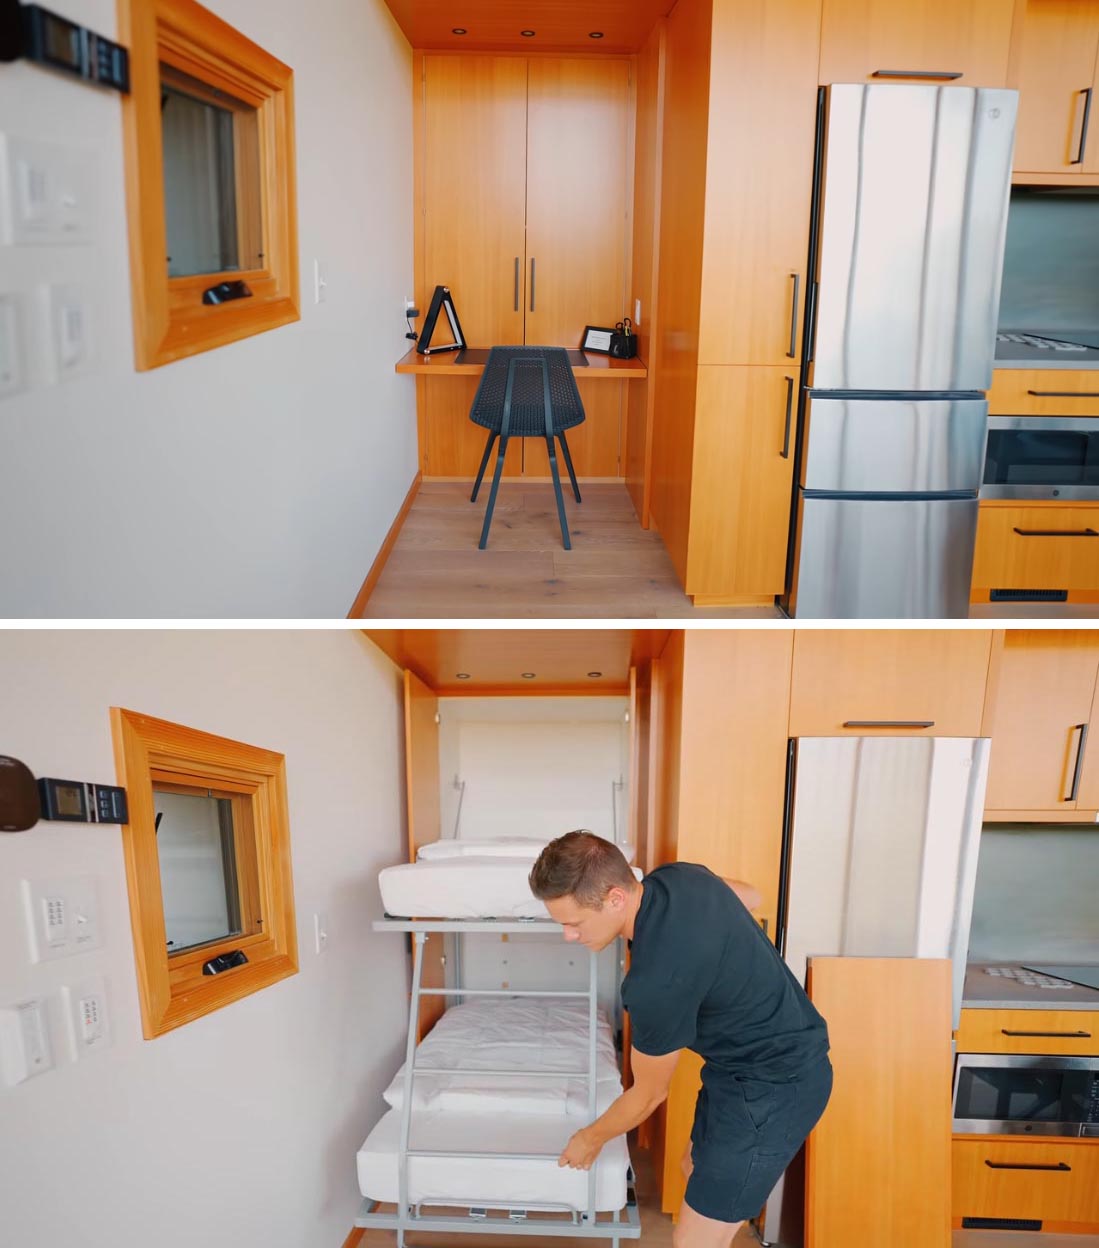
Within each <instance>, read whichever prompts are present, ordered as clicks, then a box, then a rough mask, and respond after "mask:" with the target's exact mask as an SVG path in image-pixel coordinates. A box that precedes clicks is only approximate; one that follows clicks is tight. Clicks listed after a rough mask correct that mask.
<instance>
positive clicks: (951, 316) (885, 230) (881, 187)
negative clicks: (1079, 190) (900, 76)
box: [812, 85, 1017, 391]
mask: <svg viewBox="0 0 1099 1248" xmlns="http://www.w3.org/2000/svg"><path fill="white" fill-rule="evenodd" d="M1016 106H1017V92H1015V91H1004V90H991V89H983V88H972V87H937V86H907V85H905V86H900V85H890V86H881V85H841V86H834V87H831V88H829V92H828V115H827V122H826V151H825V169H824V184H823V187H822V197H821V231H820V244H819V255H818V260H817V280H818V282H819V290H818V292H817V300H816V336H815V352H814V360H815V363H814V367H813V376H812V385H813V386H814V387H816V388H818V389H832V390H902V391H920V390H985V389H987V388H988V386H989V385H990V384H991V381H992V358H993V352H994V349H995V340H996V321H997V313H998V308H999V301H1000V277H1001V268H1002V263H1003V254H1004V238H1005V234H1006V229H1007V205H1008V195H1009V191H1010V187H1011V155H1012V148H1013V144H1014V133H1015V114H1016Z"/></svg>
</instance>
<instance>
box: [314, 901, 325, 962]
mask: <svg viewBox="0 0 1099 1248" xmlns="http://www.w3.org/2000/svg"><path fill="white" fill-rule="evenodd" d="M313 944H314V947H315V948H316V950H317V952H318V953H324V951H325V950H326V949H327V948H328V915H327V914H325V913H324V911H323V910H322V911H320V912H319V913H318V914H315V915H313Z"/></svg>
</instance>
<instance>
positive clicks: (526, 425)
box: [469, 347, 584, 550]
mask: <svg viewBox="0 0 1099 1248" xmlns="http://www.w3.org/2000/svg"><path fill="white" fill-rule="evenodd" d="M469 418H470V420H471V421H473V423H474V424H475V425H480V426H481V428H482V429H487V430H488V431H489V433H488V442H487V443H486V445H485V453H484V455H483V456H482V458H481V467H480V470H479V471H478V473H477V480H476V482H475V483H474V486H473V493H472V494H471V495H470V501H471V502H476V501H477V491H478V490H479V489H480V488H481V481H482V480H483V478H484V475H485V468H486V467H487V466H488V461H489V456H490V455H491V454H492V447H493V443H494V442H495V441H496V439H497V438H499V439H500V450H499V453H498V454H497V457H496V470H495V472H494V473H493V477H492V490H491V491H490V493H489V496H488V507H487V508H486V510H485V523H484V527H483V528H482V530H481V541H480V543H479V545H480V548H481V550H484V549H485V546H486V545H487V544H488V532H489V527H490V525H491V524H492V511H493V508H494V507H495V506H496V492H497V490H498V489H499V488H500V476H501V474H502V472H503V469H504V456H505V455H506V454H507V447H508V441H509V440H510V439H511V438H544V439H545V442H546V450H547V452H548V454H549V465H550V474H551V475H552V477H553V489H554V493H555V494H556V496H557V518H558V520H559V521H560V522H561V541H562V543H563V544H564V547H565V549H566V550H571V549H572V544H571V541H570V539H569V526H568V521H567V520H566V519H565V501H564V498H563V497H562V495H561V478H560V476H559V475H558V472H557V452H556V451H555V449H554V440H555V439H556V440H557V441H558V442H560V443H561V451H562V453H563V454H564V456H565V466H566V467H567V468H568V470H569V480H570V481H571V482H572V492H573V494H575V496H576V501H577V502H580V489H579V487H578V486H577V484H576V473H575V472H574V471H573V467H572V456H571V455H570V454H569V444H568V442H567V441H566V440H565V430H566V429H572V428H573V427H574V426H576V425H579V424H580V423H581V422H582V421H583V419H584V405H583V403H582V402H581V401H580V391H579V390H578V389H577V386H576V378H575V377H574V376H573V373H572V365H571V364H570V363H569V355H568V352H567V351H566V350H565V348H564V347H493V348H492V350H491V351H490V352H489V354H488V363H487V364H486V365H485V371H484V372H483V373H482V374H481V381H480V384H479V385H478V386H477V393H476V394H475V395H474V396H473V406H472V407H471V408H470V412H469Z"/></svg>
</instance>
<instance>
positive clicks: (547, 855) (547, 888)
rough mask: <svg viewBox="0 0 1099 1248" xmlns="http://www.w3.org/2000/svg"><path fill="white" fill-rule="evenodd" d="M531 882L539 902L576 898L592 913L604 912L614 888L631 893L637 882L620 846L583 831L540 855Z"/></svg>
mask: <svg viewBox="0 0 1099 1248" xmlns="http://www.w3.org/2000/svg"><path fill="white" fill-rule="evenodd" d="M529 883H530V891H531V892H532V893H533V894H534V895H535V897H537V898H538V900H539V901H553V900H555V899H556V898H558V897H573V898H575V900H576V902H577V903H578V904H579V905H581V906H585V907H586V908H587V909H589V910H601V909H602V908H603V900H604V898H605V897H606V895H607V893H608V891H609V890H610V889H612V888H624V889H627V890H630V889H632V888H633V887H634V885H635V884H636V883H637V880H636V878H635V876H634V873H633V871H632V870H631V869H630V864H629V863H628V862H627V861H626V858H625V855H624V854H623V853H622V851H621V850H620V849H619V848H618V846H617V845H615V844H613V842H611V841H608V840H605V839H604V838H603V837H601V836H596V835H595V833H594V832H589V831H587V829H584V828H581V829H578V830H577V831H575V832H566V833H565V835H564V836H559V837H558V838H557V839H556V840H555V841H550V843H549V844H548V845H547V846H546V847H545V849H543V850H542V852H541V853H540V854H539V855H538V861H537V862H536V863H535V864H534V867H533V869H532V870H531V873H530V878H529Z"/></svg>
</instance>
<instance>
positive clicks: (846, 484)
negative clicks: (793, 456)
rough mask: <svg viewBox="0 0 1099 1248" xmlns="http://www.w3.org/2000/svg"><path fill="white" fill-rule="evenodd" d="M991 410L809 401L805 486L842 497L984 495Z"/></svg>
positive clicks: (920, 402)
mask: <svg viewBox="0 0 1099 1248" xmlns="http://www.w3.org/2000/svg"><path fill="white" fill-rule="evenodd" d="M987 431H988V404H987V403H986V402H985V400H984V399H983V398H981V399H943V400H937V399H936V400H927V399H869V398H866V399H864V398H859V399H829V398H822V397H817V396H815V395H810V397H809V402H808V406H807V408H806V426H805V443H804V445H805V451H804V453H803V457H802V472H801V484H802V485H803V486H804V487H805V488H806V489H807V490H832V491H837V492H841V493H852V492H860V493H885V494H888V493H894V494H903V493H907V494H929V493H941V492H946V491H956V490H971V491H973V492H974V493H976V491H977V490H978V489H979V488H980V484H981V478H982V476H983V473H984V459H985V440H986V437H987Z"/></svg>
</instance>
